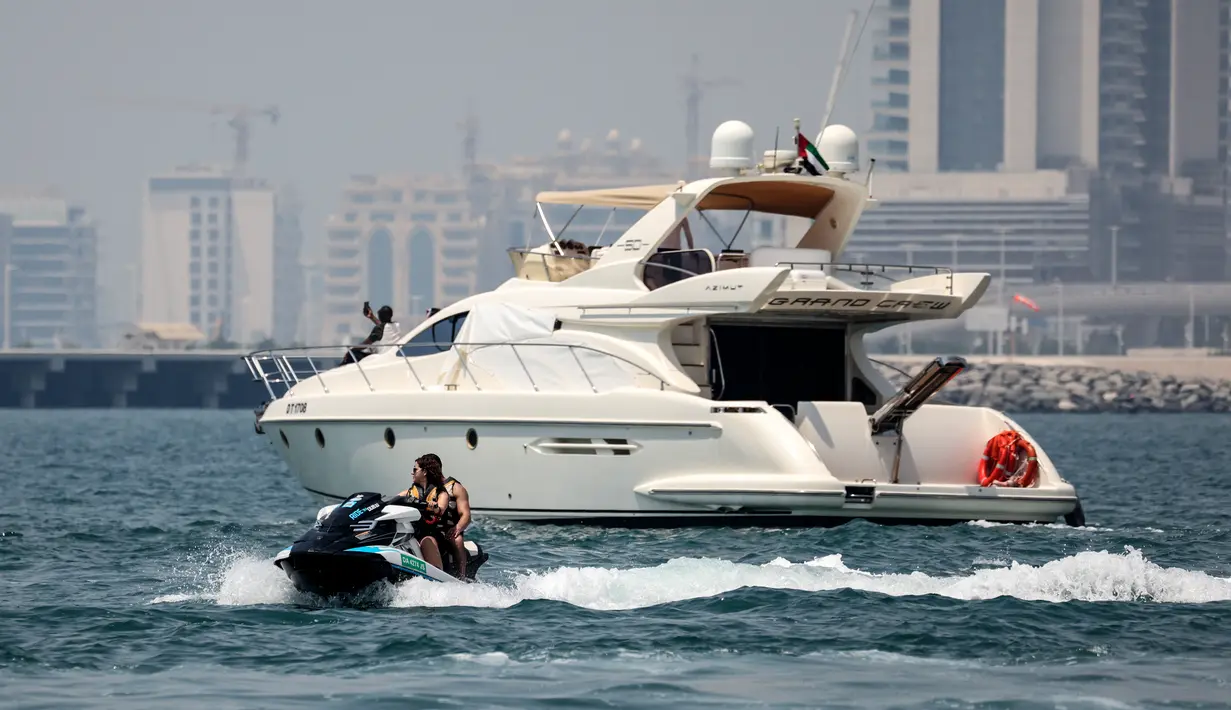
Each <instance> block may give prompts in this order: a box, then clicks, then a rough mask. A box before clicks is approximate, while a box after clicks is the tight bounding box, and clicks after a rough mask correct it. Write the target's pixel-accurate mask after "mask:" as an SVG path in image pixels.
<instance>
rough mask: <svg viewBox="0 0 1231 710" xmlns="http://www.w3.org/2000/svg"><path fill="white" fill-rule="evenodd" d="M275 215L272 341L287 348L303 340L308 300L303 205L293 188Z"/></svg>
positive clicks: (285, 192)
mask: <svg viewBox="0 0 1231 710" xmlns="http://www.w3.org/2000/svg"><path fill="white" fill-rule="evenodd" d="M277 200H278V201H277V211H276V212H275V214H274V296H273V303H274V319H273V328H272V330H271V331H270V338H271V339H272V340H273V341H274V342H275V343H277V344H278V345H282V346H287V345H290V344H291V343H292V342H295V340H296V339H297V338H298V337H299V326H300V322H301V316H302V313H303V311H304V302H305V300H306V297H307V290H306V288H305V285H306V284H305V279H304V271H305V269H304V267H303V264H302V261H303V260H302V258H301V257H302V250H303V226H302V225H301V224H300V219H299V218H300V215H301V214H302V213H303V205H302V203H300V201H299V195H298V194H297V193H296V192H295V191H294V190H293V189H291V188H289V187H288V188H283V189H282V190H280V191H279V192H278V196H277Z"/></svg>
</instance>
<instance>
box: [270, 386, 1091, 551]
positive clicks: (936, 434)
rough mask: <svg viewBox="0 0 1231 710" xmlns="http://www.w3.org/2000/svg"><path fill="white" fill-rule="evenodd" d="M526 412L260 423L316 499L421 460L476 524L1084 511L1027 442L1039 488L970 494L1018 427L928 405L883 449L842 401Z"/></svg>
mask: <svg viewBox="0 0 1231 710" xmlns="http://www.w3.org/2000/svg"><path fill="white" fill-rule="evenodd" d="M478 398H482V399H478ZM378 400H382V401H380V402H378ZM533 401H534V403H535V404H536V405H537V406H535V407H534V409H535V411H527V409H528V406H527V399H526V398H524V397H509V398H505V397H503V396H501V395H498V394H494V393H487V394H481V393H474V394H471V393H465V392H445V393H430V392H429V393H417V394H414V395H409V396H401V397H399V396H396V395H390V396H388V397H385V396H381V395H376V394H369V395H366V396H363V397H350V396H347V395H341V394H333V395H325V396H321V397H318V398H305V399H304V400H301V401H300V403H299V405H298V406H297V407H295V408H288V409H289V411H290V412H291V413H290V414H287V413H286V412H285V411H279V409H280V408H279V407H276V406H275V407H271V408H270V411H269V413H267V414H266V416H265V417H264V418H263V419H262V422H261V424H262V428H263V430H264V432H265V436H266V437H268V439H269V440H270V442H271V445H272V446H273V447H274V448H275V450H277V451H278V452H279V453H280V454H281V455H282V456H283V458H284V459H285V460H286V462H287V464H288V466H289V468H290V469H291V471H292V472H293V473H294V475H295V476H296V477H297V478H298V479H299V481H300V484H301V485H302V486H303V487H304V488H305V489H307V490H308V491H309V492H311V493H313V494H315V495H317V496H318V497H319V498H321V499H322V500H329V501H331V502H336V501H337V500H339V499H340V498H342V497H343V496H345V495H347V494H348V493H349V492H350V491H354V490H374V491H381V492H385V493H394V492H396V491H399V490H402V489H404V488H405V487H406V486H407V485H408V484H409V481H410V469H411V467H412V465H413V461H414V459H415V458H416V457H418V456H420V455H422V454H423V453H426V452H433V453H436V454H438V455H439V456H440V457H441V458H442V460H443V461H444V466H445V473H446V475H452V476H455V477H456V478H458V479H459V480H461V481H463V482H464V483H465V484H466V487H467V490H468V491H469V492H470V499H471V505H472V509H473V510H474V512H475V514H476V515H479V516H483V517H493V518H504V519H514V520H521V521H526V522H536V523H559V524H595V525H611V526H631V527H676V526H685V525H740V526H747V525H753V526H757V525H762V526H775V527H776V526H793V525H807V526H827V525H836V524H840V523H843V522H846V521H848V520H852V519H858V518H862V519H868V520H872V521H876V522H882V523H894V524H899V523H910V524H950V523H958V522H963V521H971V520H988V521H1001V522H1040V523H1050V522H1056V521H1058V520H1061V519H1063V518H1065V516H1070V515H1072V514H1073V513H1074V511H1075V510H1078V507H1079V503H1078V497H1077V494H1076V491H1075V490H1074V489H1073V487H1072V486H1071V485H1070V484H1069V483H1067V482H1065V481H1064V480H1063V479H1061V478H1060V476H1059V474H1058V473H1057V472H1056V471H1055V468H1054V466H1053V465H1052V463H1051V461H1050V460H1048V459H1047V457H1046V454H1045V453H1044V452H1042V449H1041V447H1038V446H1037V443H1036V448H1039V451H1040V454H1039V458H1040V471H1041V473H1040V481H1039V485H1038V486H1037V487H1032V488H1025V489H1010V488H982V487H980V486H978V485H977V483H975V471H976V467H977V464H978V460H979V458H980V456H981V455H982V448H983V443H984V442H985V441H986V440H987V439H988V438H990V437H991V436H992V435H994V434H996V433H997V432H999V431H1001V430H1003V429H1004V428H1006V427H1009V426H1012V427H1014V428H1019V429H1020V427H1018V426H1017V425H1016V424H1015V423H1013V422H1012V421H1011V420H1009V419H1008V418H1007V417H1005V416H1004V415H1003V414H1001V413H998V412H995V411H993V410H989V409H983V408H975V407H947V406H942V405H925V406H924V407H923V408H922V409H920V411H918V412H916V413H915V414H914V415H913V416H912V417H911V418H910V419H909V420H908V421H907V423H906V426H905V427H904V435H903V441H902V444H901V446H900V447H899V446H898V444H897V441H896V438H895V437H892V436H891V437H884V436H881V437H877V436H873V435H872V434H870V432H869V431H868V426H867V414H866V410H865V409H864V408H863V406H862V405H859V404H855V403H849V402H835V403H828V402H825V403H801V407H800V410H799V413H798V416H797V417H796V421H794V422H792V421H790V420H789V419H788V418H787V417H784V416H782V414H780V413H779V412H777V411H776V410H774V409H772V408H770V407H768V406H767V405H765V403H763V402H762V403H758V402H712V401H709V400H701V399H699V398H697V397H694V396H689V395H684V394H679V393H671V392H645V391H629V392H614V393H608V394H597V395H596V394H584V395H576V394H560V395H556V394H548V393H541V394H538V395H536V396H535V398H534V399H533ZM305 405H306V406H305ZM352 407H353V408H354V409H353V410H352ZM360 407H362V409H361V410H360V409H359V408H360ZM327 408H328V412H326V409H327ZM382 410H386V411H382ZM415 410H418V411H419V412H420V414H419V415H417V416H416V415H415ZM352 411H353V413H352ZM360 411H361V412H362V414H361V415H360V414H359V413H360ZM296 412H301V413H296ZM307 412H313V413H319V414H316V415H315V416H311V417H308V416H305V414H306V413H307ZM428 412H431V414H430V415H429V414H428ZM475 412H482V416H475ZM646 413H653V415H654V417H653V418H647V417H646V416H645V414H646ZM326 414H327V415H326ZM553 414H554V415H556V416H549V415H553ZM565 414H567V416H563V415H565ZM318 432H319V436H318ZM899 449H900V451H901V453H900V456H899V455H898V451H899ZM895 457H897V458H898V460H897V465H896V472H897V473H896V475H897V482H894V471H895V465H894V464H895Z"/></svg>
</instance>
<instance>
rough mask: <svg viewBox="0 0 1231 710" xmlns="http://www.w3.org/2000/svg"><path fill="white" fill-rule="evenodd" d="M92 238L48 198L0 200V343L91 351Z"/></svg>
mask: <svg viewBox="0 0 1231 710" xmlns="http://www.w3.org/2000/svg"><path fill="white" fill-rule="evenodd" d="M97 250H98V232H97V229H96V227H95V224H94V221H93V219H92V218H91V217H90V216H89V215H88V214H87V213H86V210H85V208H84V207H81V206H79V205H75V204H73V203H71V202H70V201H69V200H67V199H65V198H64V197H61V196H60V195H58V194H56V192H55V191H53V190H8V191H3V192H0V313H2V316H0V317H2V321H0V326H2V327H3V331H0V337H3V343H4V344H6V345H8V346H10V347H17V346H33V347H48V348H59V347H86V346H93V345H96V344H97V339H98V333H97V326H98V323H97V306H96V303H97V300H96V296H97Z"/></svg>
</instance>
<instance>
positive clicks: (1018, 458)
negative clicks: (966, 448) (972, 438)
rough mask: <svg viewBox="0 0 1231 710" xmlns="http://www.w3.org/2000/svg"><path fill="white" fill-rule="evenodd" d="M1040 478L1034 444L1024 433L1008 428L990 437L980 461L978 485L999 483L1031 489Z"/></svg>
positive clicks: (984, 485) (986, 485) (985, 485)
mask: <svg viewBox="0 0 1231 710" xmlns="http://www.w3.org/2000/svg"><path fill="white" fill-rule="evenodd" d="M1038 479H1039V459H1038V456H1037V453H1036V452H1035V450H1034V446H1033V445H1032V444H1031V443H1030V442H1029V441H1026V439H1024V438H1023V437H1022V435H1021V434H1019V433H1017V432H1016V431H1014V430H1012V429H1006V430H1005V431H1002V432H1000V433H999V434H997V435H995V436H993V437H992V438H990V439H988V440H987V446H985V447H984V448H983V458H982V459H981V460H980V461H979V485H980V486H983V487H984V488H986V487H988V486H991V485H995V484H999V485H1001V486H1007V487H1010V488H1029V487H1031V486H1033V485H1034V484H1035V482H1036V481H1038Z"/></svg>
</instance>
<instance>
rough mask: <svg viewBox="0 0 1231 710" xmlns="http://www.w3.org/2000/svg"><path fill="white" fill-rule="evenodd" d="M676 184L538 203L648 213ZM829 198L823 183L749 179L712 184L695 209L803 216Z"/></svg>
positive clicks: (559, 196)
mask: <svg viewBox="0 0 1231 710" xmlns="http://www.w3.org/2000/svg"><path fill="white" fill-rule="evenodd" d="M681 187H683V184H682V183H681V184H678V185H642V186H638V187H617V188H612V189H605V190H576V191H571V192H540V193H539V194H538V195H537V196H535V200H536V201H538V202H543V203H549V204H557V205H583V206H587V207H626V208H633V209H642V210H650V209H653V208H654V206H655V205H657V204H658V203H660V202H662V201H663V200H665V199H667V197H668V196H670V195H671V194H672V193H674V192H678V191H679V190H680V188H681ZM831 199H833V190H832V189H830V188H829V187H826V186H825V185H824V184H821V183H817V182H813V181H811V180H808V179H800V178H796V177H785V178H782V177H779V178H777V179H759V180H758V179H753V180H736V181H732V182H723V183H719V184H717V185H715V186H714V187H713V188H711V189H710V190H709V191H708V192H706V193H705V196H704V197H702V198H701V203H700V204H698V205H697V206H696V208H697V209H699V210H752V211H754V212H765V213H767V214H779V215H787V216H791V217H807V218H809V219H811V218H814V217H816V216H817V215H818V214H820V212H821V210H823V209H824V208H825V205H827V204H829V201H830V200H831Z"/></svg>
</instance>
